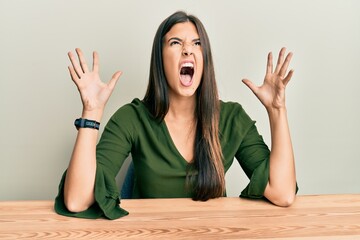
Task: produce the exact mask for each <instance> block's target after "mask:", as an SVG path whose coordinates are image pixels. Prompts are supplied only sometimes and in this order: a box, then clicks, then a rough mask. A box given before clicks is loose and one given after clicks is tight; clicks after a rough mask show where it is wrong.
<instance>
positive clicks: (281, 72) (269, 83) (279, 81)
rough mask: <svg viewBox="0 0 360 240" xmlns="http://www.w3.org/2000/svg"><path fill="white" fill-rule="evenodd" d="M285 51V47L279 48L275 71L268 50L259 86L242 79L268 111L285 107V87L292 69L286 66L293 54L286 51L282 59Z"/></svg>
mask: <svg viewBox="0 0 360 240" xmlns="http://www.w3.org/2000/svg"><path fill="white" fill-rule="evenodd" d="M285 51H286V48H282V49H281V50H280V53H279V58H278V61H277V64H276V68H275V71H273V57H272V53H271V52H270V53H269V54H268V60H267V67H266V75H265V79H264V82H263V84H262V85H261V86H255V84H253V83H252V82H251V81H250V80H248V79H243V80H242V81H243V82H244V83H245V84H246V85H247V86H248V87H249V88H250V89H251V91H252V92H253V93H254V94H255V95H256V97H257V98H258V99H259V100H260V102H261V103H262V104H263V105H264V106H265V108H266V109H267V110H268V111H269V110H271V109H281V108H285V107H286V106H285V88H286V85H287V84H288V82H289V81H290V79H291V77H292V75H293V72H294V70H290V71H288V66H289V63H290V60H291V57H292V55H293V54H292V53H291V52H290V53H288V54H287V56H286V58H285V60H284V56H285Z"/></svg>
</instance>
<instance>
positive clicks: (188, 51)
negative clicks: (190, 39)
mask: <svg viewBox="0 0 360 240" xmlns="http://www.w3.org/2000/svg"><path fill="white" fill-rule="evenodd" d="M182 54H183V55H184V56H190V55H192V49H191V46H190V45H189V44H184V47H183V49H182Z"/></svg>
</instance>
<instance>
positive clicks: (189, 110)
mask: <svg viewBox="0 0 360 240" xmlns="http://www.w3.org/2000/svg"><path fill="white" fill-rule="evenodd" d="M169 102H170V105H169V111H168V112H167V114H166V116H165V120H171V121H174V120H194V118H195V109H196V96H193V97H180V98H176V97H170V99H169Z"/></svg>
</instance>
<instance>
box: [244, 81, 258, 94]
mask: <svg viewBox="0 0 360 240" xmlns="http://www.w3.org/2000/svg"><path fill="white" fill-rule="evenodd" d="M242 82H243V83H245V85H246V86H248V88H250V90H251V91H252V92H253V93H254V94H256V92H257V89H258V87H257V86H255V84H253V83H252V82H251V81H250V80H249V79H243V80H242Z"/></svg>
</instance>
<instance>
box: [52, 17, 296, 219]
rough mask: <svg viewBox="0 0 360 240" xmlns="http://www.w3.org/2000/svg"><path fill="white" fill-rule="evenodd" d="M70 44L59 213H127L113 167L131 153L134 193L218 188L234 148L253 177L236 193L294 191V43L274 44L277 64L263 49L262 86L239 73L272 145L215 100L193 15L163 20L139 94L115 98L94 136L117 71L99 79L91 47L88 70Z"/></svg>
mask: <svg viewBox="0 0 360 240" xmlns="http://www.w3.org/2000/svg"><path fill="white" fill-rule="evenodd" d="M76 52H77V55H78V59H79V60H77V59H76V58H75V56H74V54H73V53H71V52H70V53H69V58H70V61H71V66H69V71H70V75H71V78H72V80H73V81H74V82H75V84H76V86H77V87H78V90H79V92H80V95H81V99H82V103H83V111H82V116H81V119H79V120H77V121H76V125H77V127H78V136H77V139H76V143H75V146H74V150H73V154H72V157H71V160H70V163H69V167H68V169H67V171H66V172H65V173H64V175H63V178H62V180H61V183H60V186H59V194H58V196H57V198H56V201H55V209H56V211H57V212H58V213H59V214H63V215H68V216H77V217H87V218H96V217H101V216H105V217H107V218H109V219H114V218H118V217H121V216H124V215H126V214H127V212H126V211H125V210H124V209H122V208H121V207H120V206H119V190H118V187H117V186H116V183H115V176H116V175H117V173H118V171H119V169H120V168H121V166H122V164H123V162H124V160H125V159H126V157H127V156H128V155H129V154H130V153H131V155H132V158H133V163H134V169H135V182H134V188H133V197H134V198H169V197H170V198H175V197H191V198H193V199H194V200H203V201H206V200H208V199H211V198H217V197H222V196H225V195H226V189H225V173H226V171H227V170H228V169H229V168H230V166H231V164H232V162H233V159H234V158H236V159H237V160H238V162H239V163H240V165H241V167H242V168H243V170H244V171H245V173H246V174H247V176H248V177H249V179H250V183H249V185H248V186H247V187H246V188H245V189H244V190H243V191H242V193H241V196H242V197H248V198H262V197H265V198H267V199H268V200H269V201H271V202H272V203H274V204H275V205H279V206H288V205H290V204H291V203H292V202H293V201H294V198H295V194H296V189H297V187H296V177H295V166H294V155H293V150H292V144H291V139H290V132H289V127H288V121H287V113H286V105H285V87H286V85H287V83H288V82H289V81H290V79H291V77H292V74H293V71H288V65H289V63H290V60H291V57H292V53H289V54H287V56H286V57H285V49H284V48H283V49H281V51H280V54H279V57H278V61H277V64H276V66H275V69H273V62H272V61H273V60H272V54H271V53H269V55H268V63H267V70H266V75H265V80H264V83H263V85H261V86H260V87H258V86H255V85H254V84H253V83H252V82H250V81H249V80H243V82H244V83H245V84H246V85H247V86H248V87H249V88H250V89H251V90H252V91H253V92H254V94H255V95H256V96H257V98H258V99H259V100H260V102H261V103H262V104H263V105H264V106H265V108H266V110H267V112H268V115H269V120H270V129H271V140H272V144H271V146H272V147H271V151H270V150H269V149H268V147H267V145H266V144H265V143H264V141H263V139H262V137H261V135H259V133H258V131H257V129H256V126H255V122H254V121H253V120H251V119H250V117H249V116H248V115H247V114H246V112H245V111H244V109H243V108H242V107H241V105H240V104H238V103H232V102H223V101H221V100H219V97H218V91H217V86H216V81H215V74H214V66H213V60H212V55H211V49H210V43H209V39H208V36H207V33H206V31H205V28H204V26H203V25H202V23H201V22H200V21H199V19H197V18H196V17H195V16H192V15H187V14H186V13H184V12H176V13H174V14H173V15H171V16H169V17H168V18H167V19H165V20H164V21H163V22H162V23H161V25H160V26H159V28H158V30H157V33H156V35H155V38H154V43H153V49H152V55H151V66H150V74H149V85H148V89H147V92H146V94H145V97H144V99H143V100H139V99H134V100H133V101H132V102H131V103H129V104H126V105H124V106H122V107H121V108H120V109H119V110H118V111H117V112H116V113H115V114H114V115H113V116H112V117H111V119H110V120H109V122H108V123H107V125H106V127H105V129H104V132H103V134H102V136H101V139H100V141H99V143H98V144H97V138H98V131H97V127H98V124H99V122H100V121H101V118H102V114H103V111H104V108H105V105H106V102H107V101H108V99H109V97H110V95H111V93H112V91H113V89H114V87H115V85H116V82H117V80H118V79H119V77H120V75H121V72H116V73H115V74H114V75H113V77H112V79H111V80H110V81H109V83H107V84H106V83H103V82H102V81H101V80H100V77H99V61H98V55H97V53H96V52H94V54H93V67H92V70H89V67H88V66H87V64H86V62H85V59H84V56H83V54H82V52H81V50H80V49H76ZM84 119H87V120H84ZM89 126H90V127H89Z"/></svg>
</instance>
